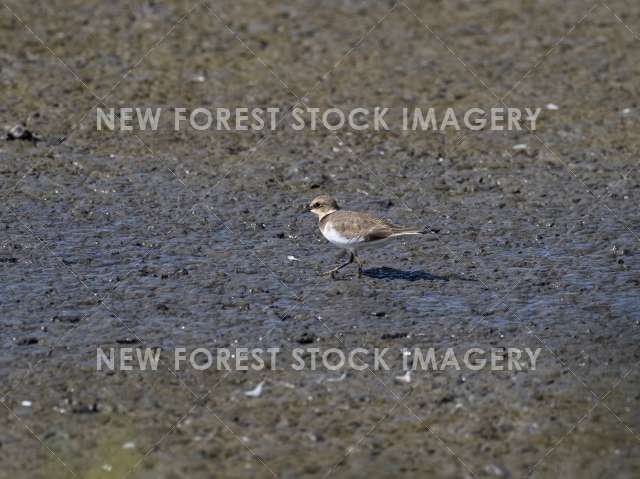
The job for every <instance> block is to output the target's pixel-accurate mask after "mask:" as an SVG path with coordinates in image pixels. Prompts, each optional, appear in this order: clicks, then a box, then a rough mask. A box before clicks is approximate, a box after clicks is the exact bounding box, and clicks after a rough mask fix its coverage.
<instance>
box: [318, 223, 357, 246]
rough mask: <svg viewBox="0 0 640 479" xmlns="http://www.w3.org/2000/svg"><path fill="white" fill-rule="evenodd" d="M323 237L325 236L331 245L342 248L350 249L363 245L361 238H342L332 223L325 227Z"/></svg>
mask: <svg viewBox="0 0 640 479" xmlns="http://www.w3.org/2000/svg"><path fill="white" fill-rule="evenodd" d="M322 236H324V237H325V238H326V239H327V241H329V242H330V243H332V244H334V245H336V246H339V247H341V248H349V247H353V246H356V245H358V244H360V243H362V238H360V237H359V236H356V237H355V238H347V237H345V236H342V235H341V234H340V233H338V232H337V231H336V229H335V228H334V227H333V225H331V223H328V224H327V225H326V226H325V227H324V229H323V230H322Z"/></svg>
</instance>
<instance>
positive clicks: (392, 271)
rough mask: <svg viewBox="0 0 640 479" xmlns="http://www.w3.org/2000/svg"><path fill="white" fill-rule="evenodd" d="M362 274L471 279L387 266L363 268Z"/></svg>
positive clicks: (397, 277) (393, 278) (408, 277)
mask: <svg viewBox="0 0 640 479" xmlns="http://www.w3.org/2000/svg"><path fill="white" fill-rule="evenodd" d="M362 274H363V275H364V276H367V277H369V278H375V279H386V280H396V279H401V280H404V281H450V280H452V279H459V280H462V281H473V280H472V279H469V278H464V277H461V276H457V275H447V276H440V275H436V274H431V273H428V272H426V271H403V270H401V269H396V268H389V267H388V266H383V267H382V268H371V269H365V270H364V271H363V272H362Z"/></svg>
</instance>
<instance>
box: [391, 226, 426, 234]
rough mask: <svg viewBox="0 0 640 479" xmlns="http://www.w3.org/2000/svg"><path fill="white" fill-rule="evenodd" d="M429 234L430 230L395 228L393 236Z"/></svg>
mask: <svg viewBox="0 0 640 479" xmlns="http://www.w3.org/2000/svg"><path fill="white" fill-rule="evenodd" d="M428 232H429V229H428V228H426V227H425V228H395V229H394V230H393V233H391V236H407V235H424V234H427V233H428Z"/></svg>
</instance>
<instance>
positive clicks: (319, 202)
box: [307, 195, 340, 218]
mask: <svg viewBox="0 0 640 479" xmlns="http://www.w3.org/2000/svg"><path fill="white" fill-rule="evenodd" d="M307 208H308V209H309V211H311V212H312V213H313V214H314V215H316V216H318V218H322V217H324V216H326V215H328V214H329V213H333V212H334V211H337V210H339V209H340V207H339V206H338V202H337V201H336V200H335V198H332V197H331V196H327V195H320V196H316V197H315V198H314V199H313V200H311V203H309V206H308V207H307Z"/></svg>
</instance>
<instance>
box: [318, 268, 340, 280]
mask: <svg viewBox="0 0 640 479" xmlns="http://www.w3.org/2000/svg"><path fill="white" fill-rule="evenodd" d="M337 272H338V270H336V269H332V270H329V271H325V272H323V273H322V276H328V277H330V278H331V279H336V273H337Z"/></svg>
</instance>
